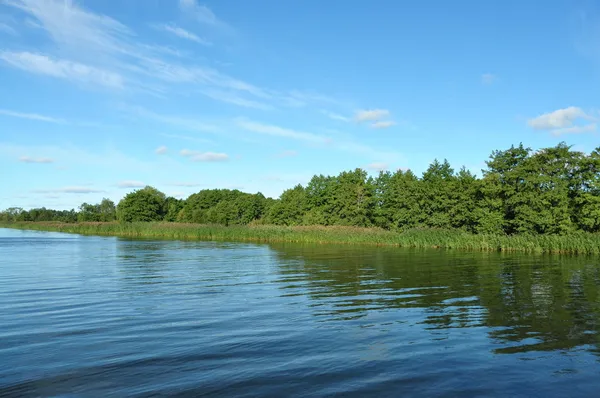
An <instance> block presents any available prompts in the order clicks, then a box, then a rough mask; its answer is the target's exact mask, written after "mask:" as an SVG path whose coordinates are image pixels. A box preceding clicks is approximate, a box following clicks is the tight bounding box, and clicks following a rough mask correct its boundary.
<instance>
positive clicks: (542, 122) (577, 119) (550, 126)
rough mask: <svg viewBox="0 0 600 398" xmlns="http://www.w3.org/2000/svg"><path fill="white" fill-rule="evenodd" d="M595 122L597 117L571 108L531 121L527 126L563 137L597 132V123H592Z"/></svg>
mask: <svg viewBox="0 0 600 398" xmlns="http://www.w3.org/2000/svg"><path fill="white" fill-rule="evenodd" d="M595 120H596V118H595V117H593V116H591V115H589V114H588V113H586V112H585V111H584V110H583V109H581V108H579V107H576V106H570V107H567V108H563V109H557V110H555V111H553V112H548V113H544V114H542V115H539V116H537V117H534V118H532V119H529V120H528V121H527V124H528V125H529V127H531V128H532V129H534V130H543V131H549V132H550V133H552V134H553V135H561V134H569V133H571V134H574V133H583V132H591V131H595V130H596V123H591V122H593V121H595ZM576 123H579V124H576Z"/></svg>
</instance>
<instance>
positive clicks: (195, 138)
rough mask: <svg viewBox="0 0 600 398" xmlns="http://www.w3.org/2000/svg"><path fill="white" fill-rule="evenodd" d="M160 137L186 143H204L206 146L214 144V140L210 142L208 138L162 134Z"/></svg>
mask: <svg viewBox="0 0 600 398" xmlns="http://www.w3.org/2000/svg"><path fill="white" fill-rule="evenodd" d="M160 135H161V136H163V137H167V138H173V139H177V140H184V141H191V142H199V143H204V144H211V143H212V142H213V141H212V140H209V139H206V138H199V137H192V136H189V135H183V134H170V133H161V134H160Z"/></svg>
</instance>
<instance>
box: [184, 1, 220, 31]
mask: <svg viewBox="0 0 600 398" xmlns="http://www.w3.org/2000/svg"><path fill="white" fill-rule="evenodd" d="M179 8H180V9H181V11H183V12H184V13H186V14H188V15H192V16H193V17H194V18H195V19H196V20H198V21H199V22H201V23H203V24H205V25H210V26H215V27H221V28H227V29H230V28H229V26H228V25H227V24H226V23H225V22H223V21H221V20H220V19H218V18H217V16H216V15H215V13H214V12H212V10H211V9H210V8H208V7H207V6H204V5H200V4H198V3H197V2H196V0H179Z"/></svg>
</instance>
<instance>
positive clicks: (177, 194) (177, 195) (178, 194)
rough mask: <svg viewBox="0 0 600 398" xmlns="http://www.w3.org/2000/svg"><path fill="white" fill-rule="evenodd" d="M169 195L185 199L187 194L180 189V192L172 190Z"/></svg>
mask: <svg viewBox="0 0 600 398" xmlns="http://www.w3.org/2000/svg"><path fill="white" fill-rule="evenodd" d="M169 196H172V197H174V198H177V199H183V198H185V197H186V196H187V194H186V193H185V192H180V191H179V192H171V193H169Z"/></svg>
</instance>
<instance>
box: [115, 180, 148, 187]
mask: <svg viewBox="0 0 600 398" xmlns="http://www.w3.org/2000/svg"><path fill="white" fill-rule="evenodd" d="M117 186H118V187H119V188H144V187H145V186H146V184H144V183H143V182H141V181H132V180H127V181H121V182H119V183H118V184H117Z"/></svg>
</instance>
